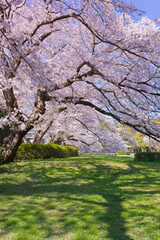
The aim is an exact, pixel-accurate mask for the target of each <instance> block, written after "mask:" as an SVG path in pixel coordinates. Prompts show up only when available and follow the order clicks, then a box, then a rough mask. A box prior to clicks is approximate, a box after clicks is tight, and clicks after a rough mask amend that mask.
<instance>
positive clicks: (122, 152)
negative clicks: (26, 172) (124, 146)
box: [117, 151, 130, 155]
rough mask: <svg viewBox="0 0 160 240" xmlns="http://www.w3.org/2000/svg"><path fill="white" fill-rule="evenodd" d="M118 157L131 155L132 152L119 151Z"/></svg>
mask: <svg viewBox="0 0 160 240" xmlns="http://www.w3.org/2000/svg"><path fill="white" fill-rule="evenodd" d="M117 154H118V155H130V152H124V151H117Z"/></svg>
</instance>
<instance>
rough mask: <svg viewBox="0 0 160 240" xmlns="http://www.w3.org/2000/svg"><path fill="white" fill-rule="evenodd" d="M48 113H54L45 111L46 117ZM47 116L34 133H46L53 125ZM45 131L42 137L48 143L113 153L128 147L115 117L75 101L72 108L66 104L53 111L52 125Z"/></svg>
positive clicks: (84, 150)
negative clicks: (60, 108) (76, 103)
mask: <svg viewBox="0 0 160 240" xmlns="http://www.w3.org/2000/svg"><path fill="white" fill-rule="evenodd" d="M47 114H52V115H53V113H51V112H49V113H47V111H46V113H45V117H46V116H47ZM47 119H48V117H47ZM47 119H46V120H45V119H43V121H44V122H45V123H46V124H44V123H43V122H40V125H39V124H38V126H37V128H38V129H36V131H35V133H34V135H36V136H37V132H39V136H42V135H43V133H44V130H45V129H46V128H48V126H50V122H47ZM44 126H46V128H45V127H44ZM45 133H46V134H45V135H44V136H43V139H42V141H44V142H45V143H48V142H54V143H56V144H60V145H61V144H62V145H74V146H76V147H78V148H79V150H80V152H102V151H105V152H106V151H107V152H112V153H113V152H116V151H117V150H127V145H126V142H125V141H124V140H123V139H122V138H121V136H120V134H119V129H118V128H117V127H116V125H115V123H114V122H113V120H112V119H108V118H106V117H105V116H104V115H102V114H99V113H97V112H96V111H95V110H94V109H90V108H89V107H83V106H79V107H78V106H74V105H73V106H72V108H65V106H64V108H63V111H61V113H59V112H57V114H56V113H54V118H53V119H52V125H51V126H50V128H49V130H48V131H47V132H45ZM34 139H35V137H34ZM39 139H40V138H39Z"/></svg>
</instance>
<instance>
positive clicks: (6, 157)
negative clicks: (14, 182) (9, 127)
mask: <svg viewBox="0 0 160 240" xmlns="http://www.w3.org/2000/svg"><path fill="white" fill-rule="evenodd" d="M32 127H33V126H32ZM32 127H30V129H31V128H32ZM30 129H28V130H27V131H21V132H11V134H10V135H9V136H8V137H6V138H5V139H4V142H3V147H4V151H3V152H2V155H3V161H2V163H9V162H13V160H14V158H15V156H16V153H17V149H18V147H19V146H20V144H21V142H22V139H23V137H24V136H25V135H26V133H27V132H28V131H29V130H30Z"/></svg>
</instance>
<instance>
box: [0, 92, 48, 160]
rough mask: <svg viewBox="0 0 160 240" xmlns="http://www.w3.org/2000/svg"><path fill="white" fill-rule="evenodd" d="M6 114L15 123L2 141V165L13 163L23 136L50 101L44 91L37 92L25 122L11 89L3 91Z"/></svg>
mask: <svg viewBox="0 0 160 240" xmlns="http://www.w3.org/2000/svg"><path fill="white" fill-rule="evenodd" d="M3 94H4V97H5V100H6V105H7V108H8V112H9V114H10V115H12V114H14V117H15V121H14V122H13V124H12V126H11V133H10V135H9V136H8V137H6V138H5V139H4V141H3V147H4V151H3V152H2V155H3V161H2V163H9V162H13V161H14V158H15V156H16V153H17V149H18V147H19V146H20V144H21V142H22V139H23V138H24V136H25V135H26V134H27V133H28V132H29V131H30V130H31V129H32V128H33V127H34V123H35V121H37V120H38V119H39V117H40V114H42V115H43V114H44V113H45V102H46V101H49V100H50V97H49V96H48V94H47V92H46V91H41V90H37V95H36V99H35V103H34V108H33V111H32V114H31V115H30V116H29V117H28V119H27V120H25V119H24V117H23V113H22V112H21V111H20V110H19V108H18V104H17V100H16V97H15V95H14V91H13V88H9V89H7V90H4V91H3Z"/></svg>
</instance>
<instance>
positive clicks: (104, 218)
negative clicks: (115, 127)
mask: <svg viewBox="0 0 160 240" xmlns="http://www.w3.org/2000/svg"><path fill="white" fill-rule="evenodd" d="M0 239H1V240H7V239H10V240H32V239H34V240H44V239H48V240H64V239H66V240H67V239H71V240H92V239H93V240H101V239H107V240H159V239H160V162H159V163H158V162H155V163H142V162H141V163H138V162H135V161H134V159H133V158H130V157H117V156H115V157H109V156H96V155H92V156H91V155H80V156H79V157H74V158H67V159H54V160H53V159H50V160H45V161H44V160H35V161H34V160H31V161H28V162H27V161H23V162H15V163H12V164H10V165H3V166H0Z"/></svg>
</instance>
